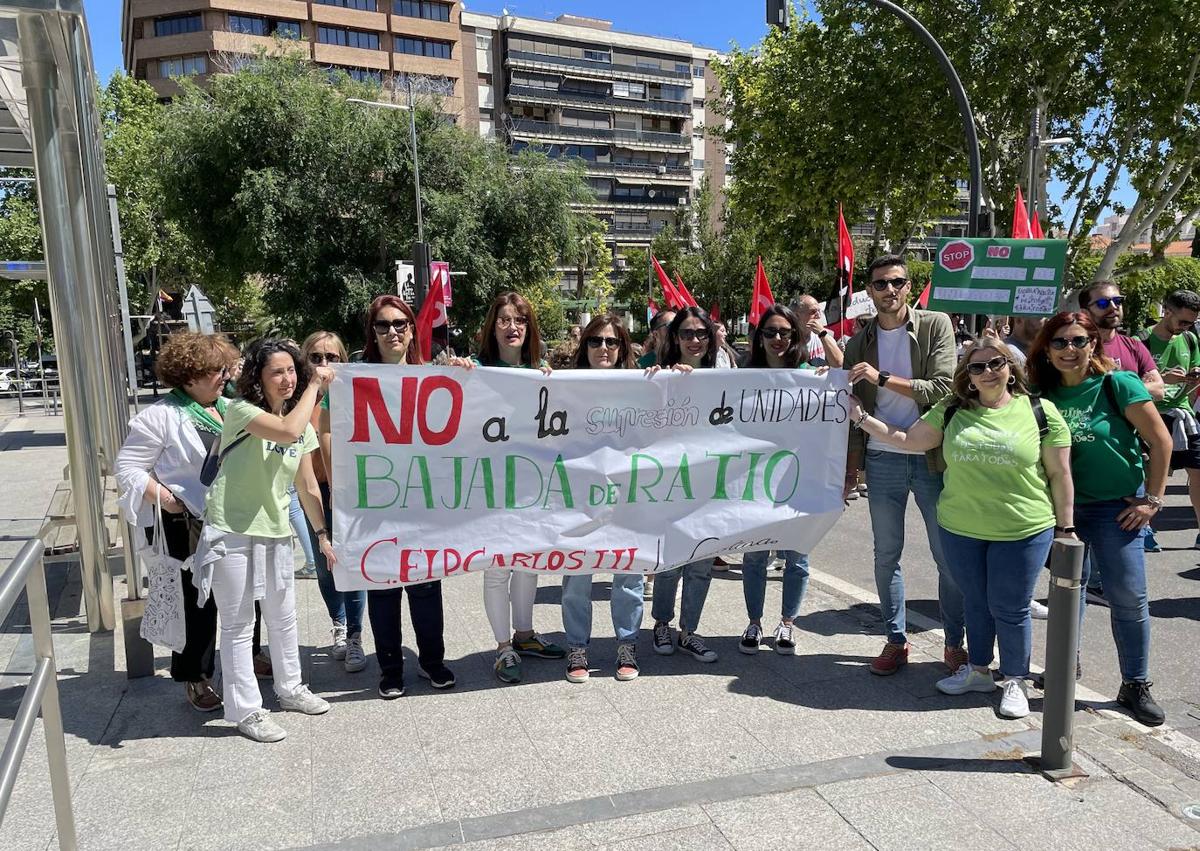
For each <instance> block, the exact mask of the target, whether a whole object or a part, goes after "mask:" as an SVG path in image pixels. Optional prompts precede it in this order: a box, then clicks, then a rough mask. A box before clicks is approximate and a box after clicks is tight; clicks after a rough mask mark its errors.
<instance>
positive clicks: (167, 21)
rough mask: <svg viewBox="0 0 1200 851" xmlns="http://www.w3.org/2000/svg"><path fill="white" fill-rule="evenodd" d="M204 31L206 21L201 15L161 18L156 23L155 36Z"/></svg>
mask: <svg viewBox="0 0 1200 851" xmlns="http://www.w3.org/2000/svg"><path fill="white" fill-rule="evenodd" d="M202 29H204V21H203V20H202V19H201V17H200V15H199V14H198V13H197V14H194V15H176V16H175V17H173V18H159V19H158V20H156V21H155V22H154V34H155V35H156V36H163V35H181V34H183V33H195V32H200V30H202Z"/></svg>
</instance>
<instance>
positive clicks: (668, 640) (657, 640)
mask: <svg viewBox="0 0 1200 851" xmlns="http://www.w3.org/2000/svg"><path fill="white" fill-rule="evenodd" d="M654 652H655V653H658V654H661V655H663V656H670V655H671V654H672V653H674V652H675V639H674V638H673V637H672V636H671V625H670V624H669V623H667V622H666V621H656V622H655V624H654Z"/></svg>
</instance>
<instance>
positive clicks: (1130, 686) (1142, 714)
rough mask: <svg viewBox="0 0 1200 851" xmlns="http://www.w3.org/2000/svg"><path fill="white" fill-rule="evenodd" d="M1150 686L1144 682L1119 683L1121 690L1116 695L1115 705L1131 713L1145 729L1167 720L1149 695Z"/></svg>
mask: <svg viewBox="0 0 1200 851" xmlns="http://www.w3.org/2000/svg"><path fill="white" fill-rule="evenodd" d="M1151 685H1153V683H1148V682H1146V681H1145V680H1134V681H1133V682H1131V683H1121V690H1120V691H1119V692H1118V693H1117V703H1118V704H1119V705H1120V706H1124V707H1125V708H1126V709H1128V710H1129V711H1130V712H1131V713H1133V717H1134V718H1136V719H1137V720H1138V721H1140V722H1141V723H1143V724H1145V725H1146V726H1147V727H1157V726H1158V725H1159V724H1161V723H1162V722H1163V721H1166V720H1167V716H1166V714H1165V713H1164V712H1163V711H1162V708H1161V707H1159V705H1158V704H1157V703H1155V702H1154V698H1153V697H1152V696H1151V695H1150V686H1151Z"/></svg>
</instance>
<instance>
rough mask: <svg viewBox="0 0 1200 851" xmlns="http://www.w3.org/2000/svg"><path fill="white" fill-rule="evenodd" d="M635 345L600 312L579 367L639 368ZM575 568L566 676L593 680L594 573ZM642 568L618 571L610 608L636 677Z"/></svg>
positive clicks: (567, 592)
mask: <svg viewBox="0 0 1200 851" xmlns="http://www.w3.org/2000/svg"><path fill="white" fill-rule="evenodd" d="M636 366H637V364H636V363H635V362H634V359H633V344H632V342H631V341H630V339H629V332H628V331H626V330H625V326H624V325H622V324H621V320H620V318H619V317H617V316H614V315H613V314H611V313H605V314H601V315H600V316H597V317H595V318H594V319H593V320H592V321H591V322H589V323H588V324H587V327H586V328H584V329H583V333H582V334H581V337H580V344H579V351H578V352H577V353H576V355H575V368H576V369H635V368H636ZM593 575H594V574H592V573H591V572H587V573H574V574H571V575H570V576H567V577H565V578H564V579H563V590H562V616H563V628H564V629H565V630H566V633H567V646H568V650H567V680H568V681H569V682H572V683H585V682H587V680H588V675H589V668H588V656H587V652H588V644H589V643H590V641H591V638H592V577H593ZM645 584H646V576H645V574H642V573H624V574H613V577H612V592H611V594H610V597H609V608H610V610H611V612H612V623H613V631H614V632H616V635H617V679H618V680H621V681H623V682H624V681H627V680H632V679H634V678H635V677H637V675H638V663H637V634H638V628H639V627H641V625H642V611H643V608H644V605H645V604H644V603H643V601H642V588H643V587H644V586H645Z"/></svg>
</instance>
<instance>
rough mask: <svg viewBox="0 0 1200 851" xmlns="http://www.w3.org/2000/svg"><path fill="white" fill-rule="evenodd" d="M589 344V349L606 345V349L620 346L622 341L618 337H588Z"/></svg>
mask: <svg viewBox="0 0 1200 851" xmlns="http://www.w3.org/2000/svg"><path fill="white" fill-rule="evenodd" d="M587 344H588V348H589V349H598V348H600V347H601V346H604V348H606V349H616V348H620V346H621V341H620V340H618V339H617V338H616V337H588V338H587Z"/></svg>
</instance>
